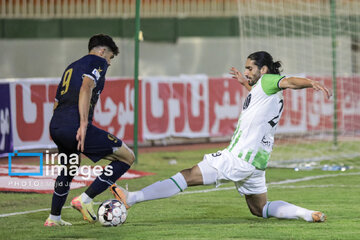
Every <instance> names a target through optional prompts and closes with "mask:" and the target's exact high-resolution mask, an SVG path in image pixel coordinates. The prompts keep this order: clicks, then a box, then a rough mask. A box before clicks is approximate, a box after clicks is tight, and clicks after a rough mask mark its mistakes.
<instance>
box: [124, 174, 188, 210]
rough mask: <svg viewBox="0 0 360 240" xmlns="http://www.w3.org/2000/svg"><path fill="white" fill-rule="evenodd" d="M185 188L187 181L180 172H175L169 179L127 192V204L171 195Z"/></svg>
mask: <svg viewBox="0 0 360 240" xmlns="http://www.w3.org/2000/svg"><path fill="white" fill-rule="evenodd" d="M186 188H187V183H186V180H185V178H184V176H183V175H182V174H181V173H177V174H175V175H174V176H172V177H171V178H170V179H166V180H163V181H158V182H156V183H153V184H151V185H150V186H147V187H145V188H143V189H141V190H140V191H137V192H129V195H128V204H129V205H133V204H135V203H138V202H143V201H148V200H154V199H159V198H168V197H171V196H173V195H175V194H177V193H179V192H180V191H181V192H182V191H184V190H185V189H186Z"/></svg>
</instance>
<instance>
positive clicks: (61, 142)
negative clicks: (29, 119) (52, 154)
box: [50, 124, 122, 162]
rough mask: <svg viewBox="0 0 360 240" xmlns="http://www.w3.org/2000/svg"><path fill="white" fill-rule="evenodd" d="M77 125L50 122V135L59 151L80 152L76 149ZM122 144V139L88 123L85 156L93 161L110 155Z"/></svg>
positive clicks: (66, 152)
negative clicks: (57, 124)
mask: <svg viewBox="0 0 360 240" xmlns="http://www.w3.org/2000/svg"><path fill="white" fill-rule="evenodd" d="M77 130H78V127H77V126H54V124H50V135H51V137H52V139H53V140H54V142H55V144H56V145H57V146H58V149H59V152H60V153H65V154H67V155H69V154H72V153H76V154H79V153H80V152H79V151H78V150H77V145H78V141H77V140H76V133H77ZM121 146H122V141H121V140H120V139H118V138H117V137H115V136H114V135H112V134H110V133H108V132H106V131H104V130H101V129H100V128H97V127H95V126H94V125H91V124H89V125H88V128H87V131H86V137H85V143H84V152H82V153H83V154H84V155H85V156H87V157H88V158H90V159H91V160H92V161H93V162H97V161H99V160H100V159H102V158H104V157H105V156H107V155H110V154H112V153H113V152H114V150H116V149H117V148H120V147H121Z"/></svg>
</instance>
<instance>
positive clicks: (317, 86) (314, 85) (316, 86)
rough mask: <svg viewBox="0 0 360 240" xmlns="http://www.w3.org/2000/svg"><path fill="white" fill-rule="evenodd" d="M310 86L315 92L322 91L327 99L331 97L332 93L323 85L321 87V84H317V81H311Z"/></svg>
mask: <svg viewBox="0 0 360 240" xmlns="http://www.w3.org/2000/svg"><path fill="white" fill-rule="evenodd" d="M311 84H312V88H313V89H314V90H315V91H322V92H323V93H324V94H325V96H326V97H327V98H328V99H329V98H330V97H331V96H332V92H331V90H329V89H327V88H326V87H325V86H324V85H322V84H321V83H319V82H317V81H311Z"/></svg>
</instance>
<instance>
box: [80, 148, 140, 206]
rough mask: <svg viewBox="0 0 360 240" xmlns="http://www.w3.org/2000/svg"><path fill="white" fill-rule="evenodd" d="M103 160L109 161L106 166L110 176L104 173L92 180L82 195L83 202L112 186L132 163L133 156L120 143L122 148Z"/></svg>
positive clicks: (128, 149)
mask: <svg viewBox="0 0 360 240" xmlns="http://www.w3.org/2000/svg"><path fill="white" fill-rule="evenodd" d="M103 159H107V160H110V161H111V163H110V164H109V165H108V166H107V169H111V174H109V172H105V171H104V172H103V173H102V174H101V175H100V176H98V177H97V178H96V179H95V180H94V182H93V183H92V184H91V185H90V186H89V187H88V189H87V190H86V191H85V193H84V194H82V196H83V200H84V201H85V202H89V201H91V200H92V199H93V198H94V197H96V196H97V195H99V194H101V193H102V192H104V191H105V190H106V189H107V188H109V187H110V186H111V185H113V184H114V183H115V182H116V181H117V180H118V179H119V178H120V177H121V176H122V175H123V174H124V173H125V172H126V171H127V170H128V169H129V168H130V167H131V165H132V164H133V163H134V161H135V155H134V153H133V152H132V150H131V149H130V148H129V147H128V146H127V145H126V144H125V143H122V146H121V147H119V148H118V149H117V150H116V151H114V153H112V154H109V155H106V156H104V157H103Z"/></svg>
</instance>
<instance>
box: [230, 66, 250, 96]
mask: <svg viewBox="0 0 360 240" xmlns="http://www.w3.org/2000/svg"><path fill="white" fill-rule="evenodd" d="M230 74H231V75H232V78H233V79H236V80H237V81H238V82H239V83H240V84H241V85H243V86H244V87H245V88H246V89H247V90H248V91H250V90H251V86H250V85H249V83H248V81H247V80H246V78H245V77H244V76H243V75H242V74H241V72H239V70H237V69H236V68H234V67H232V68H230Z"/></svg>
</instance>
